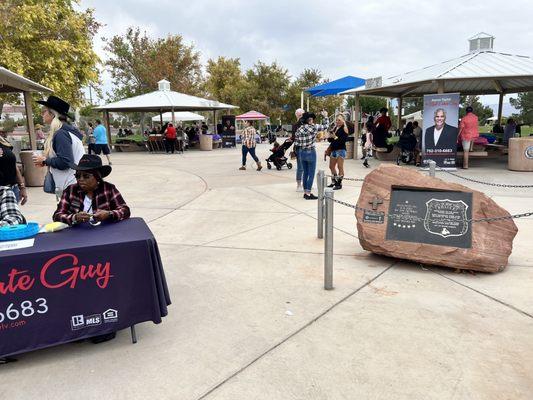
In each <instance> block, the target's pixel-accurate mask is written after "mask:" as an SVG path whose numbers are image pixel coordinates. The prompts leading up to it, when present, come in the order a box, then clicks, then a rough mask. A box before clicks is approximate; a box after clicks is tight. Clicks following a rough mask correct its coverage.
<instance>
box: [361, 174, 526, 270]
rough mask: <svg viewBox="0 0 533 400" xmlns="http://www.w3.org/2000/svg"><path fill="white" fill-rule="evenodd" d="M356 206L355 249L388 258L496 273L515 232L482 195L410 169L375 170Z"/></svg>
mask: <svg viewBox="0 0 533 400" xmlns="http://www.w3.org/2000/svg"><path fill="white" fill-rule="evenodd" d="M357 205H358V206H359V207H361V208H364V209H366V210H365V211H359V210H358V211H357V212H356V217H357V231H358V236H359V242H360V243H361V246H362V247H363V248H364V249H365V250H368V251H371V252H373V253H376V254H381V255H385V256H389V257H395V258H399V259H405V260H410V261H415V262H419V263H423V264H428V265H440V266H444V267H451V268H460V269H468V270H474V271H483V272H498V271H502V270H503V269H504V268H505V267H506V265H507V261H508V258H509V255H510V254H511V251H512V248H513V239H514V237H515V236H516V233H517V232H518V229H517V227H516V225H515V223H514V221H513V220H512V219H506V220H500V221H491V222H469V221H468V220H477V219H482V218H492V217H502V216H508V215H509V213H508V212H507V211H506V210H504V209H503V208H502V207H500V206H498V205H497V204H496V203H495V202H494V201H493V200H491V199H490V198H489V197H487V196H486V195H485V194H483V193H481V192H479V191H477V190H473V189H470V188H468V187H466V186H463V185H460V184H457V183H451V182H446V181H443V180H441V179H438V178H432V177H429V176H427V175H424V174H422V173H420V172H417V171H415V170H412V169H409V168H405V167H398V166H395V165H381V166H380V167H379V168H377V169H376V170H374V171H372V172H371V173H370V174H368V175H367V176H366V178H365V181H364V183H363V187H362V189H361V194H360V196H359V200H358V202H357Z"/></svg>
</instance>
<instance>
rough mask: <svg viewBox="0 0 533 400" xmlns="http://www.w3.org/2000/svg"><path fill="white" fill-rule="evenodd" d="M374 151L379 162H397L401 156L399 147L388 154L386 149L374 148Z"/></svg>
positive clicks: (395, 147)
mask: <svg viewBox="0 0 533 400" xmlns="http://www.w3.org/2000/svg"><path fill="white" fill-rule="evenodd" d="M372 151H373V152H374V157H375V158H376V160H379V161H396V159H397V158H398V156H399V155H400V148H399V147H398V146H394V148H393V149H392V151H391V152H390V153H387V151H388V150H387V148H386V147H372Z"/></svg>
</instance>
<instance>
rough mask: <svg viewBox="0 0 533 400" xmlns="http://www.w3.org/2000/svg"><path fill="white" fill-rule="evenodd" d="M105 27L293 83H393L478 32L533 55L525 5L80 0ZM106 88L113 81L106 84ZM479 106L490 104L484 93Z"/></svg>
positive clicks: (414, 0) (461, 49) (440, 0)
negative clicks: (316, 76)
mask: <svg viewBox="0 0 533 400" xmlns="http://www.w3.org/2000/svg"><path fill="white" fill-rule="evenodd" d="M81 6H82V7H84V8H87V7H91V8H94V9H95V12H96V18H97V20H98V21H99V22H101V23H103V24H105V26H104V27H103V28H102V29H101V31H100V34H99V37H98V38H97V40H96V43H95V46H96V51H97V52H98V54H99V55H100V56H101V57H102V58H103V59H105V58H106V57H107V55H106V54H105V53H104V52H103V50H102V48H103V45H102V42H101V40H100V37H101V36H105V37H111V36H113V35H119V34H124V33H125V31H126V28H127V27H128V26H140V27H141V29H143V30H146V31H147V33H148V34H149V35H150V36H152V37H165V36H167V35H169V34H180V35H182V36H183V37H184V39H185V41H186V42H188V43H192V44H194V46H195V48H196V49H197V50H198V51H199V52H200V53H201V58H202V61H203V62H205V61H207V60H208V59H209V58H216V57H218V56H226V57H238V58H240V59H241V64H242V65H243V67H244V68H249V67H251V66H253V64H254V63H255V62H256V61H257V60H261V61H263V62H266V63H270V62H273V61H277V62H278V63H279V64H280V65H282V66H283V67H285V68H287V69H288V70H289V73H290V74H291V75H292V76H297V75H298V74H299V73H300V72H301V71H302V70H303V69H304V68H318V69H319V70H320V71H322V74H323V76H324V77H327V78H329V79H330V80H333V79H337V78H339V77H342V76H345V75H355V76H359V77H361V78H370V77H375V76H390V75H395V74H397V73H402V72H407V71H410V70H413V69H418V68H421V67H424V66H428V65H431V64H435V63H439V62H442V61H445V60H449V59H451V58H455V57H458V56H460V55H463V54H465V53H467V52H468V42H467V40H468V38H470V37H472V36H474V35H475V34H477V33H479V32H486V33H489V34H491V35H493V36H495V37H496V39H495V46H494V49H495V51H501V52H506V53H512V54H520V55H528V56H533V49H532V46H531V44H532V43H533V30H531V29H529V27H530V25H531V23H532V22H533V7H532V3H531V0H509V1H507V2H502V1H496V0H484V1H477V0H470V1H456V0H447V1H444V0H433V1H427V0H426V1H422V0H403V1H393V0H380V1H367V0H358V1H355V0H334V1H317V0H305V1H303V0H285V1H278V0H270V1H264V0H263V1H256V0H248V1H242V0H222V1H221V0H216V1H215V0H188V1H183V0H177V1H176V0H173V1H171V0H159V1H152V0H113V1H111V0H82V1H81ZM104 81H105V86H106V89H107V90H109V78H108V77H104ZM484 102H485V103H496V102H497V100H496V99H494V96H486V98H485V99H484Z"/></svg>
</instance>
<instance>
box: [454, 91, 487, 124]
mask: <svg viewBox="0 0 533 400" xmlns="http://www.w3.org/2000/svg"><path fill="white" fill-rule="evenodd" d="M461 105H462V107H461V108H460V109H459V118H463V117H464V116H465V114H466V107H468V106H471V107H472V108H473V113H474V114H476V115H477V118H478V120H479V122H480V123H483V122H484V121H486V120H487V118H490V117H492V116H493V115H494V112H493V111H492V108H490V107H489V106H484V105H483V104H482V103H481V101H479V96H465V97H462V96H461Z"/></svg>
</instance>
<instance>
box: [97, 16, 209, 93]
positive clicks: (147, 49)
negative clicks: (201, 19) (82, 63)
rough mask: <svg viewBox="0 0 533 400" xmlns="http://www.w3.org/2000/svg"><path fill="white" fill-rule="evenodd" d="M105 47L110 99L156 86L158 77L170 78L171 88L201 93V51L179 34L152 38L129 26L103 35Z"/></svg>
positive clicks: (142, 91)
mask: <svg viewBox="0 0 533 400" xmlns="http://www.w3.org/2000/svg"><path fill="white" fill-rule="evenodd" d="M105 50H106V51H107V52H108V53H109V55H110V57H109V59H108V60H107V61H106V65H107V66H108V67H109V68H110V71H111V78H112V80H113V85H114V88H113V93H111V94H110V99H111V100H119V99H123V98H127V97H132V96H138V95H141V94H144V93H149V92H152V91H154V90H157V82H158V81H160V80H161V79H167V80H168V81H170V88H171V90H174V91H177V92H182V93H186V94H191V95H201V94H202V93H201V85H202V73H201V64H200V54H199V53H198V52H197V51H196V50H195V49H194V46H193V45H187V44H185V43H184V41H183V37H182V36H181V35H169V36H167V37H166V38H164V39H162V38H157V39H153V38H151V37H149V36H147V34H146V32H144V33H141V30H140V28H138V27H136V28H133V27H130V28H128V30H127V32H126V34H125V35H123V36H120V35H116V36H114V37H112V38H111V39H106V46H105Z"/></svg>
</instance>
